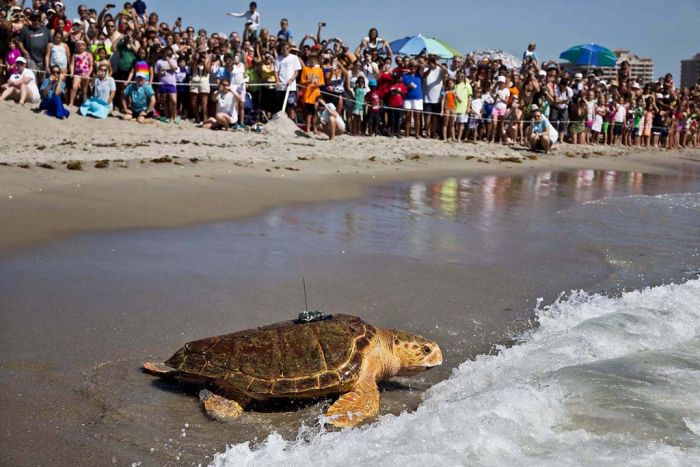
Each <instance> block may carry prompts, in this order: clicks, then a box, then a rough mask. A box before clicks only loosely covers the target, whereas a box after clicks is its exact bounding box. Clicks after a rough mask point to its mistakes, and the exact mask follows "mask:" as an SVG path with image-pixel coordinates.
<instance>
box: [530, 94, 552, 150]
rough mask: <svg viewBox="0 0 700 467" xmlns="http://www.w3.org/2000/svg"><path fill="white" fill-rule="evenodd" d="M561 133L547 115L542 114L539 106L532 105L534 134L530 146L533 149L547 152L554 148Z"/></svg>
mask: <svg viewBox="0 0 700 467" xmlns="http://www.w3.org/2000/svg"><path fill="white" fill-rule="evenodd" d="M558 139H559V134H558V133H557V130H555V129H554V127H553V126H552V124H551V123H549V120H547V117H545V116H544V115H542V112H541V111H540V109H539V108H537V106H535V105H533V106H532V134H531V135H530V138H529V140H530V148H531V149H532V150H533V151H537V150H540V149H541V150H543V151H544V152H545V154H546V153H548V152H549V150H550V149H553V148H554V145H555V144H556V142H557V140H558Z"/></svg>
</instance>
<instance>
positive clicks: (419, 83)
mask: <svg viewBox="0 0 700 467" xmlns="http://www.w3.org/2000/svg"><path fill="white" fill-rule="evenodd" d="M411 83H413V84H414V85H415V87H412V86H411ZM403 85H404V86H406V89H407V90H408V93H407V94H406V97H405V98H404V99H406V100H410V101H413V100H422V99H423V79H422V78H421V77H420V76H416V75H404V76H403Z"/></svg>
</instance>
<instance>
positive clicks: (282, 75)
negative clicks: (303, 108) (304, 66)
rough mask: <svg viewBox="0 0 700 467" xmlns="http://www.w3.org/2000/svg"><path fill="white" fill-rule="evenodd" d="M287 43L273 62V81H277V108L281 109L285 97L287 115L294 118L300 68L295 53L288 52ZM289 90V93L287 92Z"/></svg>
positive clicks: (288, 46) (289, 47) (289, 48)
mask: <svg viewBox="0 0 700 467" xmlns="http://www.w3.org/2000/svg"><path fill="white" fill-rule="evenodd" d="M290 51H291V46H290V45H289V44H284V45H282V53H281V54H280V55H279V56H278V57H277V61H276V63H275V82H276V83H277V86H276V90H277V110H281V109H282V107H283V106H284V104H285V98H286V99H287V102H286V103H287V115H289V118H291V119H292V120H294V119H295V118H296V113H295V111H294V106H295V105H296V103H297V101H296V99H297V98H296V90H297V75H298V74H299V71H300V70H301V64H300V63H299V59H298V58H297V57H296V55H292V54H291V53H290ZM287 91H289V93H287Z"/></svg>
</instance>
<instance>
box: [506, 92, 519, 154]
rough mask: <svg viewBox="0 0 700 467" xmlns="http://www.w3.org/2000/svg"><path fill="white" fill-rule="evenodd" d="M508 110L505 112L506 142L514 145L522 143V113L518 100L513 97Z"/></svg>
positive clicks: (516, 97)
mask: <svg viewBox="0 0 700 467" xmlns="http://www.w3.org/2000/svg"><path fill="white" fill-rule="evenodd" d="M510 105H511V106H510V108H509V109H508V110H507V112H506V117H505V122H506V125H507V130H506V131H507V135H508V136H507V140H506V142H514V143H516V144H522V143H523V111H522V109H521V108H520V98H518V96H513V100H512V102H511V104H510Z"/></svg>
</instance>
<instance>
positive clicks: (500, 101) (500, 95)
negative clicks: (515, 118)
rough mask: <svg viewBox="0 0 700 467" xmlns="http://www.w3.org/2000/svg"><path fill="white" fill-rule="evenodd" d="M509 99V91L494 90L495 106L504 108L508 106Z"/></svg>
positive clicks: (505, 89) (504, 89) (506, 89)
mask: <svg viewBox="0 0 700 467" xmlns="http://www.w3.org/2000/svg"><path fill="white" fill-rule="evenodd" d="M509 98H510V89H508V88H503V89H497V90H496V101H497V103H496V105H497V106H498V107H499V108H505V107H506V106H507V105H508V99H509Z"/></svg>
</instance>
